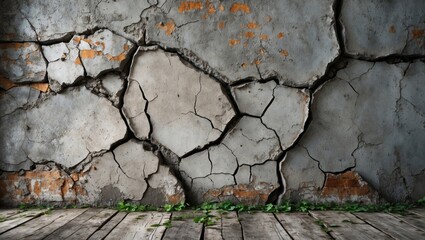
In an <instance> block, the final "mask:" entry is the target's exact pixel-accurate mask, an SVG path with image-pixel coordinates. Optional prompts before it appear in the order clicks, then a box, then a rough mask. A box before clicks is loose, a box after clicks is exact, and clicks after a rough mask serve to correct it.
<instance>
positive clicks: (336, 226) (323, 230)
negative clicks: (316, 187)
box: [0, 208, 425, 240]
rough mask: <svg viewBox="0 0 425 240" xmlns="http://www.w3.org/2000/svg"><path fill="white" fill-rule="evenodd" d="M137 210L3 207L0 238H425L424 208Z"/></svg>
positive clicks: (173, 239) (417, 239)
mask: <svg viewBox="0 0 425 240" xmlns="http://www.w3.org/2000/svg"><path fill="white" fill-rule="evenodd" d="M197 215H202V213H200V212H191V211H183V212H174V213H165V212H137V213H125V212H117V211H116V210H112V209H99V208H96V209H95V208H90V209H67V210H52V211H46V210H28V211H19V210H0V239H8V240H10V239H32V240H33V239H55V240H57V239H78V240H81V239H172V240H175V239H184V240H187V239H253V240H254V239H267V240H269V239H374V240H377V239H415V240H419V239H425V209H415V210H410V211H409V212H408V213H407V214H404V215H399V214H387V213H355V214H351V213H347V212H334V211H323V212H315V211H313V212H310V213H308V214H307V213H278V214H271V213H261V212H258V213H236V212H223V213H219V212H212V215H214V216H215V217H213V221H214V222H215V223H214V225H211V226H203V224H201V223H195V222H194V221H193V218H194V217H195V216H197Z"/></svg>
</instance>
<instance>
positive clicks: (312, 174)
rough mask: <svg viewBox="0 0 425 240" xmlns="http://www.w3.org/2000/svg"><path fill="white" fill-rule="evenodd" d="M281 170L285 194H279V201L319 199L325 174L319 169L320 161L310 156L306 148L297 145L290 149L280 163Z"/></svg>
mask: <svg viewBox="0 0 425 240" xmlns="http://www.w3.org/2000/svg"><path fill="white" fill-rule="evenodd" d="M279 170H280V172H281V176H282V179H283V182H284V194H283V195H281V196H279V202H281V201H282V200H291V201H295V202H298V201H300V200H308V201H317V200H318V195H319V194H320V189H321V188H322V187H323V184H324V182H325V174H324V173H323V172H322V171H321V170H320V169H319V164H318V162H316V161H314V160H313V159H312V158H310V156H309V155H308V152H307V151H306V149H305V148H303V147H300V146H296V147H294V148H292V149H291V150H290V151H288V153H287V154H286V156H285V158H284V159H283V161H282V162H281V163H280V167H279Z"/></svg>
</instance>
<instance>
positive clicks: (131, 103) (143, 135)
mask: <svg viewBox="0 0 425 240" xmlns="http://www.w3.org/2000/svg"><path fill="white" fill-rule="evenodd" d="M123 101H124V104H123V107H122V113H123V114H124V116H125V118H126V120H127V123H128V126H129V127H130V129H131V131H132V132H133V133H134V135H135V136H136V137H137V138H138V139H140V140H144V139H148V138H149V133H150V131H151V127H150V123H149V119H148V116H147V115H146V112H145V109H146V104H147V101H146V99H145V98H144V96H143V92H142V90H141V89H140V85H139V83H138V82H137V81H134V80H129V81H128V86H127V90H126V92H125V94H124V100H123Z"/></svg>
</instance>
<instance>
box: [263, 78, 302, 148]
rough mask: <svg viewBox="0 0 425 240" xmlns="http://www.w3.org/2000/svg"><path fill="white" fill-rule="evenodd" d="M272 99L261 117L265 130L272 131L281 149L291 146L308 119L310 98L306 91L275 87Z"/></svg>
mask: <svg viewBox="0 0 425 240" xmlns="http://www.w3.org/2000/svg"><path fill="white" fill-rule="evenodd" d="M273 92H274V93H273V95H274V99H273V102H272V103H271V105H270V107H269V108H268V109H267V111H266V112H265V113H264V116H263V117H262V120H263V123H264V125H265V126H267V128H271V129H273V130H274V131H275V132H276V134H277V135H278V137H279V140H280V144H281V146H282V149H283V150H285V149H287V148H289V147H290V146H292V144H294V142H295V141H296V140H297V139H298V137H299V136H300V134H301V133H302V132H304V125H305V122H306V121H307V118H308V112H309V103H310V96H309V93H308V91H307V90H304V89H303V90H300V89H294V88H289V87H285V86H277V87H276V88H275V89H274V91H273Z"/></svg>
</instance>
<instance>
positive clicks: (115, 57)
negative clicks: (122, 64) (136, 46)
mask: <svg viewBox="0 0 425 240" xmlns="http://www.w3.org/2000/svg"><path fill="white" fill-rule="evenodd" d="M105 56H106V58H107V59H108V60H109V61H123V60H124V59H125V53H120V55H118V56H112V55H111V54H106V55H105Z"/></svg>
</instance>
